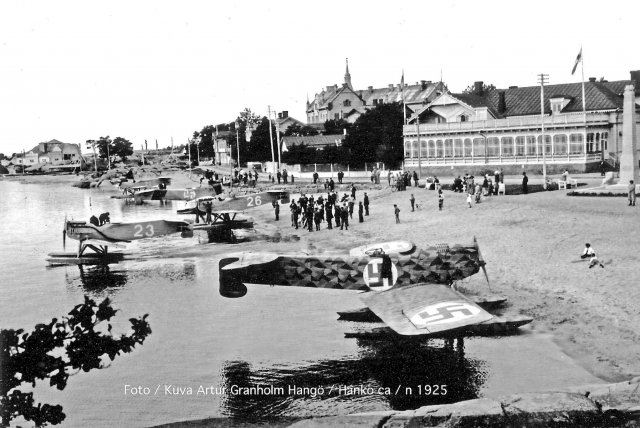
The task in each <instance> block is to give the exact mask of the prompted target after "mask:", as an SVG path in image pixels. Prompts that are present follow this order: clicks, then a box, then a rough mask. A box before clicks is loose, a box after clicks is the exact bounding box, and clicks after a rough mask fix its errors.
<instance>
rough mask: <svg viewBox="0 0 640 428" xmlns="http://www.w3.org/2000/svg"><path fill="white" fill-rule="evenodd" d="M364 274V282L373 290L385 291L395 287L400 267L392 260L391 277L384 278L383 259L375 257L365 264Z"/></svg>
mask: <svg viewBox="0 0 640 428" xmlns="http://www.w3.org/2000/svg"><path fill="white" fill-rule="evenodd" d="M362 276H363V279H364V283H365V284H367V286H368V287H369V288H370V289H371V290H372V291H385V290H388V289H390V288H391V287H393V286H394V285H395V283H396V281H397V280H398V269H397V268H396V265H395V264H394V263H393V262H391V278H382V259H373V260H371V261H370V262H369V263H367V265H366V266H365V268H364V272H363V273H362Z"/></svg>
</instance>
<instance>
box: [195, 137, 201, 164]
mask: <svg viewBox="0 0 640 428" xmlns="http://www.w3.org/2000/svg"><path fill="white" fill-rule="evenodd" d="M200 141H202V137H200V136H198V138H196V152H197V154H198V166H200Z"/></svg>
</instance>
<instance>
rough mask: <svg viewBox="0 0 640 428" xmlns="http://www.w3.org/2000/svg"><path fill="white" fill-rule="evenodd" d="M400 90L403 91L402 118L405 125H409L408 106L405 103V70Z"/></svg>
mask: <svg viewBox="0 0 640 428" xmlns="http://www.w3.org/2000/svg"><path fill="white" fill-rule="evenodd" d="M400 90H401V91H402V117H403V119H404V122H403V123H404V125H406V124H407V105H406V104H405V101H404V70H402V79H401V80H400Z"/></svg>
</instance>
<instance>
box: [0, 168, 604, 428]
mask: <svg viewBox="0 0 640 428" xmlns="http://www.w3.org/2000/svg"><path fill="white" fill-rule="evenodd" d="M116 194H117V191H116V190H115V189H113V188H110V187H108V188H100V189H90V190H89V189H77V188H73V187H71V186H70V184H69V183H57V184H22V183H20V182H16V181H9V180H4V181H0V198H1V199H0V228H1V229H0V232H1V234H0V236H1V239H0V271H1V272H2V280H1V281H0V284H1V285H0V326H1V327H3V328H8V327H9V328H27V329H28V328H31V327H33V326H34V325H35V324H36V323H39V322H45V321H49V320H50V319H51V318H53V317H59V316H61V315H63V314H66V313H67V312H69V310H71V308H72V307H73V306H74V305H76V304H78V303H80V302H82V300H83V296H84V295H88V296H90V297H92V298H94V299H102V298H104V297H109V298H110V299H112V301H113V305H114V307H116V308H118V309H119V312H118V316H117V317H116V320H115V322H114V330H115V331H116V332H124V331H126V328H127V327H128V322H127V319H128V318H130V317H134V316H140V315H143V314H145V313H148V314H149V322H150V324H151V328H152V330H153V333H152V334H151V335H150V336H149V338H148V339H147V341H146V342H145V343H144V345H143V346H141V347H138V348H137V349H135V350H134V351H133V352H132V353H130V354H127V355H124V356H120V357H119V358H117V359H116V360H115V361H114V362H113V363H112V364H111V365H110V366H109V367H108V368H105V369H103V370H94V371H92V372H89V373H79V374H77V375H75V376H73V377H71V378H70V380H69V383H68V386H67V388H66V389H65V390H64V391H57V390H53V389H51V388H49V387H48V386H47V384H46V383H43V384H42V385H39V386H37V387H36V393H35V398H36V401H40V402H46V403H51V404H61V405H62V406H63V407H64V411H65V412H66V414H67V419H66V421H65V423H64V424H63V426H93V427H101V426H105V427H106V426H122V425H126V426H151V425H158V424H163V423H168V422H174V421H181V420H190V419H205V418H209V417H234V418H247V419H267V418H271V417H282V416H309V415H336V414H347V413H353V412H361V411H370V410H389V409H413V408H417V407H420V406H422V405H427V404H435V403H443V402H454V401H459V400H463V399H471V398H475V397H478V396H495V395H500V394H507V393H512V392H520V391H531V390H543V389H552V388H554V387H559V386H564V385H567V384H572V383H573V384H577V383H586V382H595V381H597V379H595V378H593V377H591V376H590V375H589V374H588V373H586V372H585V371H584V370H582V369H581V368H579V367H577V366H576V365H575V364H574V363H573V362H572V361H571V360H570V359H569V358H568V357H566V356H565V355H564V354H562V353H561V352H560V351H559V350H558V348H557V347H556V346H555V345H553V343H552V342H551V341H550V340H549V338H547V337H545V336H542V335H537V334H533V333H532V332H531V331H528V330H525V333H524V334H521V335H519V336H513V337H507V338H490V339H489V338H476V339H466V340H465V341H464V346H462V347H460V348H457V349H456V348H454V349H449V348H447V347H445V346H444V344H443V343H442V342H441V341H434V342H432V343H430V345H429V346H426V345H422V346H415V347H410V348H402V349H398V348H397V347H392V346H384V345H380V344H378V345H373V344H371V343H366V342H359V341H356V340H352V339H344V338H343V335H344V333H345V332H347V331H352V330H353V329H354V328H358V327H359V326H358V325H357V324H356V323H351V322H342V321H337V319H336V318H337V316H336V313H335V312H336V311H338V310H347V309H353V308H357V307H361V306H362V304H361V303H360V301H359V299H358V295H357V293H355V292H345V291H340V290H313V289H302V288H277V287H267V286H259V285H258V286H254V287H250V288H249V293H248V295H247V296H245V297H244V298H241V299H226V298H223V297H221V296H220V295H219V294H218V273H217V272H218V266H217V260H218V259H219V258H220V256H221V255H222V254H224V253H225V252H227V251H239V250H243V249H256V248H260V246H261V245H262V243H261V242H247V243H242V244H237V245H234V246H229V245H222V244H199V243H198V241H197V239H194V238H191V239H182V238H180V237H179V236H172V237H164V238H155V239H150V240H147V241H139V242H136V243H133V244H131V245H129V246H128V247H127V249H126V251H127V252H131V253H133V255H134V257H133V259H132V260H126V261H124V262H121V263H119V264H114V265H110V266H109V267H84V268H79V267H77V266H68V267H55V268H49V267H47V266H46V262H45V258H46V255H47V254H48V253H49V252H52V251H61V250H62V227H63V222H64V218H65V216H67V217H69V218H74V219H78V220H79V219H82V220H87V219H88V218H89V217H90V216H91V215H92V214H100V213H101V212H104V211H109V212H110V213H111V220H112V222H118V221H126V222H129V221H135V220H137V219H138V220H141V219H180V218H181V217H180V216H178V215H177V214H176V213H175V211H176V209H177V207H178V206H177V205H171V204H168V205H160V204H158V203H148V204H145V205H141V206H136V205H127V204H125V203H124V202H123V201H121V200H117V199H112V198H111V196H112V195H116ZM264 209H269V208H268V207H265V208H264ZM75 245H77V244H76V241H72V240H68V241H67V251H72V250H73V249H74V248H75ZM436 385H437V386H438V387H437V388H436ZM443 385H444V389H446V394H444V393H443V392H444V391H443V388H442V386H443ZM145 388H148V389H145ZM250 388H253V390H251V389H250ZM245 392H252V393H253V394H250V395H247V394H245ZM436 393H437V394H436Z"/></svg>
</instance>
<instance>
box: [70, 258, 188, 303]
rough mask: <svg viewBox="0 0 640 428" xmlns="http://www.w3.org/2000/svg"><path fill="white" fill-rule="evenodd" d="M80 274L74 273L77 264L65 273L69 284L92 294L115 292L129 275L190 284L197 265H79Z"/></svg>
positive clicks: (125, 281) (186, 263)
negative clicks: (149, 266) (134, 266)
mask: <svg viewBox="0 0 640 428" xmlns="http://www.w3.org/2000/svg"><path fill="white" fill-rule="evenodd" d="M77 268H78V275H74V271H75V266H71V267H69V268H68V269H69V270H67V272H66V273H65V279H66V282H67V284H68V285H72V286H80V287H81V288H82V290H83V291H84V292H86V293H89V294H90V295H96V294H102V293H105V292H106V294H113V293H114V292H115V291H116V290H117V289H119V288H122V287H124V286H125V285H126V284H127V282H128V281H129V277H130V276H131V277H132V279H133V280H134V281H135V280H137V279H138V278H141V277H150V276H156V277H157V276H159V277H161V278H162V279H163V280H166V281H169V282H178V283H180V282H183V281H186V282H185V283H186V284H188V283H189V281H193V280H195V278H196V265H195V263H193V262H189V261H185V262H183V263H173V264H162V265H159V266H154V267H153V269H134V270H132V269H126V268H125V267H124V266H123V264H114V265H78V266H77Z"/></svg>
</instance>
